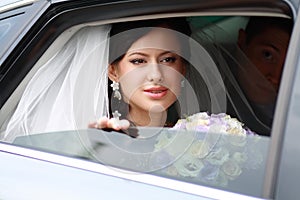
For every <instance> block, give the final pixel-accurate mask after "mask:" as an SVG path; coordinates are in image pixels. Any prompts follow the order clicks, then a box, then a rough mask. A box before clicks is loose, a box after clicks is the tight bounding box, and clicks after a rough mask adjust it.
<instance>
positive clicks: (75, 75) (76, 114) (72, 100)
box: [1, 25, 110, 141]
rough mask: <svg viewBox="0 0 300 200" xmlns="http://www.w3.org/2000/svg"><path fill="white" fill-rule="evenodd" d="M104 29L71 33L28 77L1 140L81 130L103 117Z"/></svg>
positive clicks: (106, 31)
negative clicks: (29, 79)
mask: <svg viewBox="0 0 300 200" xmlns="http://www.w3.org/2000/svg"><path fill="white" fill-rule="evenodd" d="M109 32H110V26H108V25H105V26H87V27H84V28H82V29H80V30H79V31H78V32H76V33H75V34H74V35H73V36H72V37H71V38H70V40H69V41H68V42H67V43H66V44H65V45H64V46H63V48H61V49H60V50H59V51H58V52H56V54H55V55H54V56H53V57H51V59H49V60H48V61H47V62H46V63H45V64H44V65H43V66H41V67H40V69H39V70H38V71H37V73H36V74H35V75H34V76H33V78H32V79H31V81H30V82H29V84H28V85H27V87H26V89H25V91H24V93H23V96H22V98H21V100H20V102H19V104H18V106H17V109H16V111H15V113H14V114H13V116H12V118H11V119H10V121H9V123H8V126H7V129H6V131H5V134H4V135H2V137H1V139H3V140H5V141H13V139H14V138H15V137H17V136H20V135H29V134H36V133H42V132H52V131H58V130H60V131H61V130H76V129H85V128H87V126H88V123H89V122H91V121H94V120H96V119H97V118H99V116H106V115H108V106H107V105H108V103H107V101H108V99H107V98H106V97H107V67H108V51H107V49H108V45H109V40H108V38H109Z"/></svg>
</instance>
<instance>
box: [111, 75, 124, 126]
mask: <svg viewBox="0 0 300 200" xmlns="http://www.w3.org/2000/svg"><path fill="white" fill-rule="evenodd" d="M110 87H112V89H113V97H114V98H116V99H118V100H119V101H120V100H121V99H122V96H121V93H120V91H119V89H120V87H119V83H118V82H115V81H113V83H112V84H110ZM119 103H120V102H118V104H119ZM112 115H113V118H115V119H117V120H119V118H120V117H121V114H120V113H119V111H118V110H115V111H114V112H113V113H112Z"/></svg>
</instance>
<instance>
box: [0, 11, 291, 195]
mask: <svg viewBox="0 0 300 200" xmlns="http://www.w3.org/2000/svg"><path fill="white" fill-rule="evenodd" d="M250 18H251V17H248V16H244V17H242V16H193V17H184V20H186V21H187V23H188V26H189V28H190V31H191V32H190V35H189V36H187V35H184V34H178V35H176V37H178V38H180V39H181V40H180V42H181V43H180V42H179V43H178V46H179V44H180V45H183V46H184V47H188V48H186V49H185V48H183V47H182V49H180V50H178V46H176V45H174V46H175V47H174V46H172V48H173V47H174V48H175V50H174V51H173V50H172V51H171V50H168V51H166V50H164V51H163V53H160V54H158V53H157V52H156V51H154V53H153V51H148V50H149V49H158V48H157V46H158V47H160V48H162V49H163V48H166V49H168V48H169V47H165V46H164V47H161V46H160V45H161V44H162V43H164V42H165V40H167V39H168V40H171V41H174V40H176V37H174V38H172V37H171V36H172V32H170V33H169V34H170V35H169V36H170V37H169V38H167V39H166V38H163V39H162V40H159V41H160V42H159V43H158V44H157V43H155V42H153V43H150V47H149V46H147V45H149V43H147V42H148V40H144V41H143V45H145V46H146V47H147V48H140V46H138V45H140V44H139V43H132V44H131V45H129V47H130V48H131V47H134V46H135V45H136V46H137V47H139V48H137V49H139V51H138V52H135V49H133V52H135V53H134V55H130V56H134V57H133V58H130V56H129V57H128V63H129V62H130V64H131V67H132V66H134V70H128V71H129V72H128V73H126V74H125V75H124V78H123V79H121V80H120V83H121V86H120V87H121V88H122V89H120V91H119V85H117V86H116V85H115V81H114V80H111V79H109V78H111V76H113V73H112V72H115V73H117V75H120V74H118V73H122V72H120V71H118V70H116V71H113V69H116V68H117V66H121V63H122V60H123V57H122V56H124V55H125V58H126V55H127V53H126V51H125V50H124V49H123V48H125V49H126V47H125V46H126V45H127V44H126V42H127V41H123V40H120V39H122V38H123V36H120V34H122V33H123V32H124V33H126V34H127V33H128V34H127V35H126V37H130V36H132V35H134V34H136V35H142V34H144V32H147V31H148V30H147V29H144V28H142V29H141V27H139V28H136V29H135V30H134V31H133V32H130V31H131V30H127V29H128V27H130V26H129V25H126V26H124V25H123V24H121V25H120V27H122V28H123V30H124V27H125V29H126V30H127V31H128V32H126V31H123V32H121V31H120V32H118V31H116V32H113V34H112V32H110V31H111V30H113V29H112V27H114V25H115V24H117V23H111V24H101V23H99V24H97V23H93V24H81V25H79V26H74V27H71V28H69V29H67V30H66V31H64V32H63V33H62V34H61V35H60V36H59V37H58V38H57V40H56V41H55V42H54V43H53V44H52V45H51V46H50V47H49V48H48V50H47V51H46V52H45V53H44V54H43V56H42V57H41V58H40V60H39V61H38V62H37V63H36V64H35V66H34V68H33V69H34V71H36V72H35V73H33V74H34V75H31V77H30V79H26V82H25V85H26V87H25V90H24V91H22V95H20V99H19V100H18V104H16V106H15V108H13V109H12V110H11V115H10V117H9V118H8V119H7V120H6V121H5V122H4V123H3V124H2V127H1V129H0V130H1V131H2V132H1V140H2V142H8V143H13V144H14V145H18V146H25V147H28V148H33V149H37V150H41V151H47V152H51V153H55V154H62V155H65V156H71V157H75V158H78V159H84V160H87V161H90V162H97V163H99V164H103V165H106V166H109V167H114V168H121V169H126V170H130V171H133V172H136V173H149V174H153V175H156V176H162V177H167V178H170V179H175V180H179V181H184V182H188V183H193V184H197V185H204V186H210V187H214V188H220V189H224V190H227V191H231V192H237V193H241V194H245V195H250V196H254V197H261V195H262V193H263V181H264V173H265V170H266V160H267V156H268V147H269V143H270V137H269V136H271V131H272V130H271V127H272V120H273V116H274V109H275V105H276V99H277V92H278V90H277V89H274V86H273V85H272V84H273V82H270V80H271V78H269V77H265V76H264V72H265V71H261V70H259V69H258V68H257V67H256V60H255V61H251V58H250V56H247V53H248V51H250V46H249V47H248V44H250V42H249V41H250V40H249V41H248V40H247V42H245V43H242V42H243V41H244V40H242V39H243V37H242V36H243V34H246V26H247V24H248V23H249V21H250ZM168 20H169V19H168ZM170 20H171V21H172V20H175V19H173V18H172V19H170ZM176 20H177V19H176ZM275 20H279V18H276V19H275ZM131 25H132V22H131ZM6 26H8V25H6V24H5V25H3V29H2V28H1V26H0V40H1V34H2V35H3V38H4V35H5V32H4V30H6V29H5V28H6ZM122 28H120V30H122ZM164 28H165V27H164V26H163V30H160V29H159V31H165V29H164ZM2 30H3V31H2ZM118 30H119V29H118ZM141 30H142V31H141ZM272 30H273V29H272ZM135 31H136V32H135ZM244 31H245V32H244ZM289 31H290V30H289ZM150 33H152V34H155V33H156V32H151V31H150ZM150 33H149V34H150ZM263 33H264V32H263V31H262V34H263ZM289 33H290V32H288V36H289ZM247 34H248V33H247ZM283 34H284V33H283ZM253 37H254V36H253ZM91 38H93V39H96V40H92V39H91ZM103 38H104V39H103ZM140 38H143V37H140ZM178 38H177V39H178ZM128 41H129V39H128ZM138 41H139V40H138ZM270 42H271V41H270ZM288 42H289V40H288V38H287V43H286V44H285V45H284V48H287V47H288ZM172 44H174V43H172ZM259 44H260V43H259ZM114 45H117V46H114ZM156 45H157V46H156ZM108 46H109V47H110V48H109V53H110V55H114V53H115V51H113V50H116V51H120V52H117V53H116V54H117V55H116V56H115V57H112V58H111V57H110V55H107V54H108V52H107V51H105V50H106V49H107V47H108ZM176 48H177V49H176ZM255 48H256V51H255V52H254V53H253V54H252V52H251V53H249V55H251V56H252V55H256V54H258V56H260V57H259V59H263V61H265V60H266V62H276V61H277V60H278V59H277V57H278V58H279V57H280V55H282V54H284V53H282V54H280V53H278V52H277V51H276V50H274V49H270V47H269V46H266V45H260V46H258V47H255ZM141 49H142V50H141ZM144 49H147V51H146V50H145V51H144ZM131 50H132V49H131ZM177 50H178V51H177ZM110 51H113V53H111V52H110ZM124 51H125V52H124ZM160 51H161V49H160ZM174 52H175V53H174ZM279 52H281V51H279ZM283 52H285V51H284V50H283ZM279 54H280V55H279ZM153 55H154V57H155V59H152V57H151V56H153ZM178 55H179V56H178ZM181 57H182V58H184V59H182V60H181ZM95 60H96V61H97V63H96V64H95V63H93V61H95ZM111 60H113V62H110V61H111ZM115 60H118V62H117V64H116V63H115V62H114V61H115ZM119 60H120V63H119ZM153 60H154V61H155V63H156V64H157V63H158V64H157V65H152V64H153V63H152V62H153ZM274 60H275V61H274ZM179 61H182V63H181V62H180V64H182V65H183V64H184V68H183V70H182V71H181V70H180V69H179V67H178V66H177V65H176V63H178V62H179ZM283 61H284V58H283ZM105 63H110V65H109V66H112V67H111V68H108V65H106V64H105ZM149 63H150V64H151V67H152V68H151V69H152V70H153V69H156V70H157V71H156V73H155V75H157V74H159V73H165V75H172V76H174V77H175V76H176V78H177V79H180V85H179V86H178V87H179V88H180V92H178V94H177V93H176V88H178V87H176V86H174V88H175V89H174V90H173V91H172V92H173V93H174V94H176V95H177V96H176V95H175V96H176V102H175V100H174V102H175V103H176V104H175V103H174V104H173V103H172V105H170V107H168V109H167V112H168V113H167V116H166V122H167V123H165V124H163V125H162V127H143V126H140V125H139V124H138V123H137V122H138V120H136V121H135V119H133V118H125V119H128V120H129V122H130V125H132V124H133V126H130V128H129V129H128V131H127V130H126V131H117V130H112V129H107V128H106V127H104V129H101V128H103V127H99V126H98V124H97V120H98V119H99V117H102V115H101V116H100V115H99V113H102V114H107V115H109V114H111V117H116V116H117V117H116V118H117V119H118V120H119V117H120V118H121V116H122V117H124V116H128V115H125V114H124V113H126V114H128V113H130V109H132V107H130V108H123V107H122V106H120V105H121V104H120V103H119V102H120V100H122V101H124V102H123V103H127V104H128V105H130V103H131V102H130V101H129V99H130V98H131V96H126V95H124V94H123V93H122V92H124V90H126V89H128V88H126V87H125V86H124V85H122V83H126V82H130V81H138V79H139V77H143V75H144V76H145V77H148V76H150V75H149V74H150V72H148V71H146V73H145V71H144V70H145V69H146V68H147V66H148V65H146V64H149ZM115 64H116V65H115ZM165 65H166V66H167V67H166V68H164V69H166V70H165V71H164V72H161V71H160V70H161V69H160V68H158V67H159V66H165ZM64 66H66V67H64ZM76 66H80V68H77V67H76ZM109 69H111V71H109ZM117 69H118V68H117ZM264 70H268V69H264ZM124 71H125V70H124ZM133 71H135V72H136V74H135V77H134V78H132V77H130V76H129V74H131V73H133ZM279 71H280V70H279ZM104 73H105V74H106V75H105V76H104V77H105V80H102V79H101V77H102V75H103V74H104ZM107 73H108V75H107ZM109 73H112V74H109ZM91 75H95V76H91ZM66 77H67V78H66ZM128 77H129V78H128ZM279 77H280V76H279ZM155 78H157V76H155V77H152V79H155ZM133 79H136V80H133ZM152 79H151V80H152ZM158 79H159V78H158ZM165 79H167V78H166V77H164V80H165ZM278 80H279V83H280V78H278V79H277V81H278ZM108 81H111V82H108ZM272 81H273V80H272ZM170 82H171V81H170ZM253 82H255V84H253V85H251V84H250V83H253ZM279 83H276V84H277V85H279ZM168 84H169V85H172V83H169V82H167V83H165V85H163V84H161V85H160V87H156V88H155V89H151V88H150V89H149V88H147V89H144V90H143V92H145V93H147V95H148V96H150V97H151V98H153V99H155V100H157V101H159V100H160V99H159V98H161V96H163V95H165V93H167V92H166V90H167V89H166V88H167V85H168ZM249 85H250V86H251V87H250V86H249ZM172 86H173V85H172ZM248 86H249V87H248ZM170 87H171V86H170ZM116 88H117V89H116ZM129 89H130V88H129ZM129 89H128V90H129ZM131 89H132V88H131ZM132 90H133V91H135V90H137V91H138V89H137V85H134V88H133V89H132ZM99 91H101V92H99ZM252 91H255V93H256V94H259V93H258V91H259V92H261V93H262V94H260V95H259V96H264V97H265V96H268V98H267V99H263V100H261V99H259V98H257V96H258V95H255V96H254V97H255V98H252V94H253V92H252ZM124 93H125V92H124ZM267 94H268V95H267ZM131 95H132V97H135V96H134V94H131ZM140 96H141V95H140ZM135 98H139V95H137V96H136V97H135ZM171 98H172V96H170V99H171ZM100 99H103V100H100ZM123 99H124V100H123ZM267 100H268V101H267ZM147 103H148V102H147ZM147 103H145V104H147ZM106 104H107V105H109V106H110V108H109V109H110V110H109V111H107V110H106V111H107V113H105V112H106V111H103V110H105V109H106ZM159 105H160V104H159ZM114 106H115V107H114ZM145 106H147V105H145ZM125 109H128V110H126V111H124V110H125ZM153 109H157V110H159V109H161V107H158V108H157V107H155V106H154V108H153ZM157 110H156V111H155V112H158V111H157ZM95 113H96V114H95ZM70 116H71V118H70ZM139 118H143V115H139ZM122 119H124V118H122ZM93 121H94V122H95V121H96V122H95V123H96V125H95V124H94V125H95V126H93V127H89V126H88V125H89V123H91V122H93ZM134 122H136V123H134ZM120 132H121V133H120Z"/></svg>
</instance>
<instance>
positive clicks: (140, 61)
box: [130, 59, 146, 65]
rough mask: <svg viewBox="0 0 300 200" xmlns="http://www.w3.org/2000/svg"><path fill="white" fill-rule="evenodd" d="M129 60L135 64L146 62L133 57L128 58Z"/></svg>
mask: <svg viewBox="0 0 300 200" xmlns="http://www.w3.org/2000/svg"><path fill="white" fill-rule="evenodd" d="M130 62H131V63H132V64H135V65H138V64H142V63H146V61H145V60H144V59H133V60H130Z"/></svg>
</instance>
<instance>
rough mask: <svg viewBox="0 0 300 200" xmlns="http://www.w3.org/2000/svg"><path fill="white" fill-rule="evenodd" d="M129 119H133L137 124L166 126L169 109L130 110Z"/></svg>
mask: <svg viewBox="0 0 300 200" xmlns="http://www.w3.org/2000/svg"><path fill="white" fill-rule="evenodd" d="M127 119H128V120H130V121H132V122H133V123H134V124H135V125H136V126H152V127H161V126H164V124H165V122H166V120H167V111H165V110H164V111H161V112H147V111H137V110H130V111H129V114H128V115H127Z"/></svg>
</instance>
